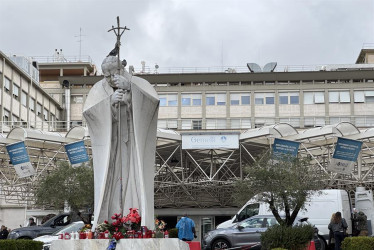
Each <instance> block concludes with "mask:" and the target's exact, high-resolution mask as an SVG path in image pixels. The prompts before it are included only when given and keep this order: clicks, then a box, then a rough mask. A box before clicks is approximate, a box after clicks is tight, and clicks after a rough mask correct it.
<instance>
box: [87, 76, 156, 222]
mask: <svg viewBox="0 0 374 250" xmlns="http://www.w3.org/2000/svg"><path fill="white" fill-rule="evenodd" d="M113 93H114V90H113V89H112V87H110V86H109V84H108V83H107V82H106V80H105V79H103V80H101V81H99V82H97V83H96V84H95V85H94V86H93V87H92V89H91V90H90V92H89V94H88V97H87V99H86V102H85V106H84V111H83V115H84V118H85V119H86V122H87V125H88V131H89V134H90V138H91V146H92V156H93V165H94V180H95V184H94V186H95V207H94V218H95V219H94V224H93V226H94V227H96V225H97V224H98V223H102V222H104V220H110V218H111V216H112V215H113V214H114V213H120V212H121V202H122V203H123V213H124V215H126V214H127V213H128V212H129V208H138V209H139V213H140V216H141V217H142V218H141V219H142V220H141V225H142V226H147V227H148V228H150V229H153V228H154V175H155V151H156V140H157V116H158V107H159V99H158V95H157V92H156V91H155V89H154V88H153V87H152V86H151V84H150V83H149V82H147V81H146V80H144V79H142V78H139V77H135V76H133V77H132V78H131V105H130V106H127V105H121V108H120V116H119V114H118V109H117V110H116V109H115V108H114V107H112V106H111V103H110V98H111V95H112V94H113ZM113 109H114V110H113ZM119 117H120V122H119V121H118V118H119ZM119 126H120V127H121V131H120V132H119V130H118V127H119ZM119 134H120V135H121V142H120V143H118V140H119V136H120V135H119ZM121 171H122V180H121ZM121 182H122V187H121ZM121 189H122V197H121Z"/></svg>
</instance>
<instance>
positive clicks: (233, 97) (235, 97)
mask: <svg viewBox="0 0 374 250" xmlns="http://www.w3.org/2000/svg"><path fill="white" fill-rule="evenodd" d="M239 98H240V94H230V104H231V105H240V101H239Z"/></svg>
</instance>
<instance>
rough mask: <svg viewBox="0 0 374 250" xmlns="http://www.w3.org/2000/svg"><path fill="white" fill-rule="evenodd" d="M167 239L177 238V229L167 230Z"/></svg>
mask: <svg viewBox="0 0 374 250" xmlns="http://www.w3.org/2000/svg"><path fill="white" fill-rule="evenodd" d="M169 238H178V229H177V228H171V229H170V230H169Z"/></svg>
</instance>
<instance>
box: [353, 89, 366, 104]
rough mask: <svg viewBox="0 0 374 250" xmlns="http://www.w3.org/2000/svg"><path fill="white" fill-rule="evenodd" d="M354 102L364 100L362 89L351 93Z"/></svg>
mask: <svg viewBox="0 0 374 250" xmlns="http://www.w3.org/2000/svg"><path fill="white" fill-rule="evenodd" d="M353 98H354V102H356V103H357V102H365V92H364V91H355V92H354V93H353Z"/></svg>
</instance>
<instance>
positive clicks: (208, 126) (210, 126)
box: [206, 119, 216, 129]
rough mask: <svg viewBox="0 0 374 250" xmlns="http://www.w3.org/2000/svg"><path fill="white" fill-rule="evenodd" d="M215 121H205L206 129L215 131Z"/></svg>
mask: <svg viewBox="0 0 374 250" xmlns="http://www.w3.org/2000/svg"><path fill="white" fill-rule="evenodd" d="M215 128H216V120H215V119H206V129H215Z"/></svg>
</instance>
